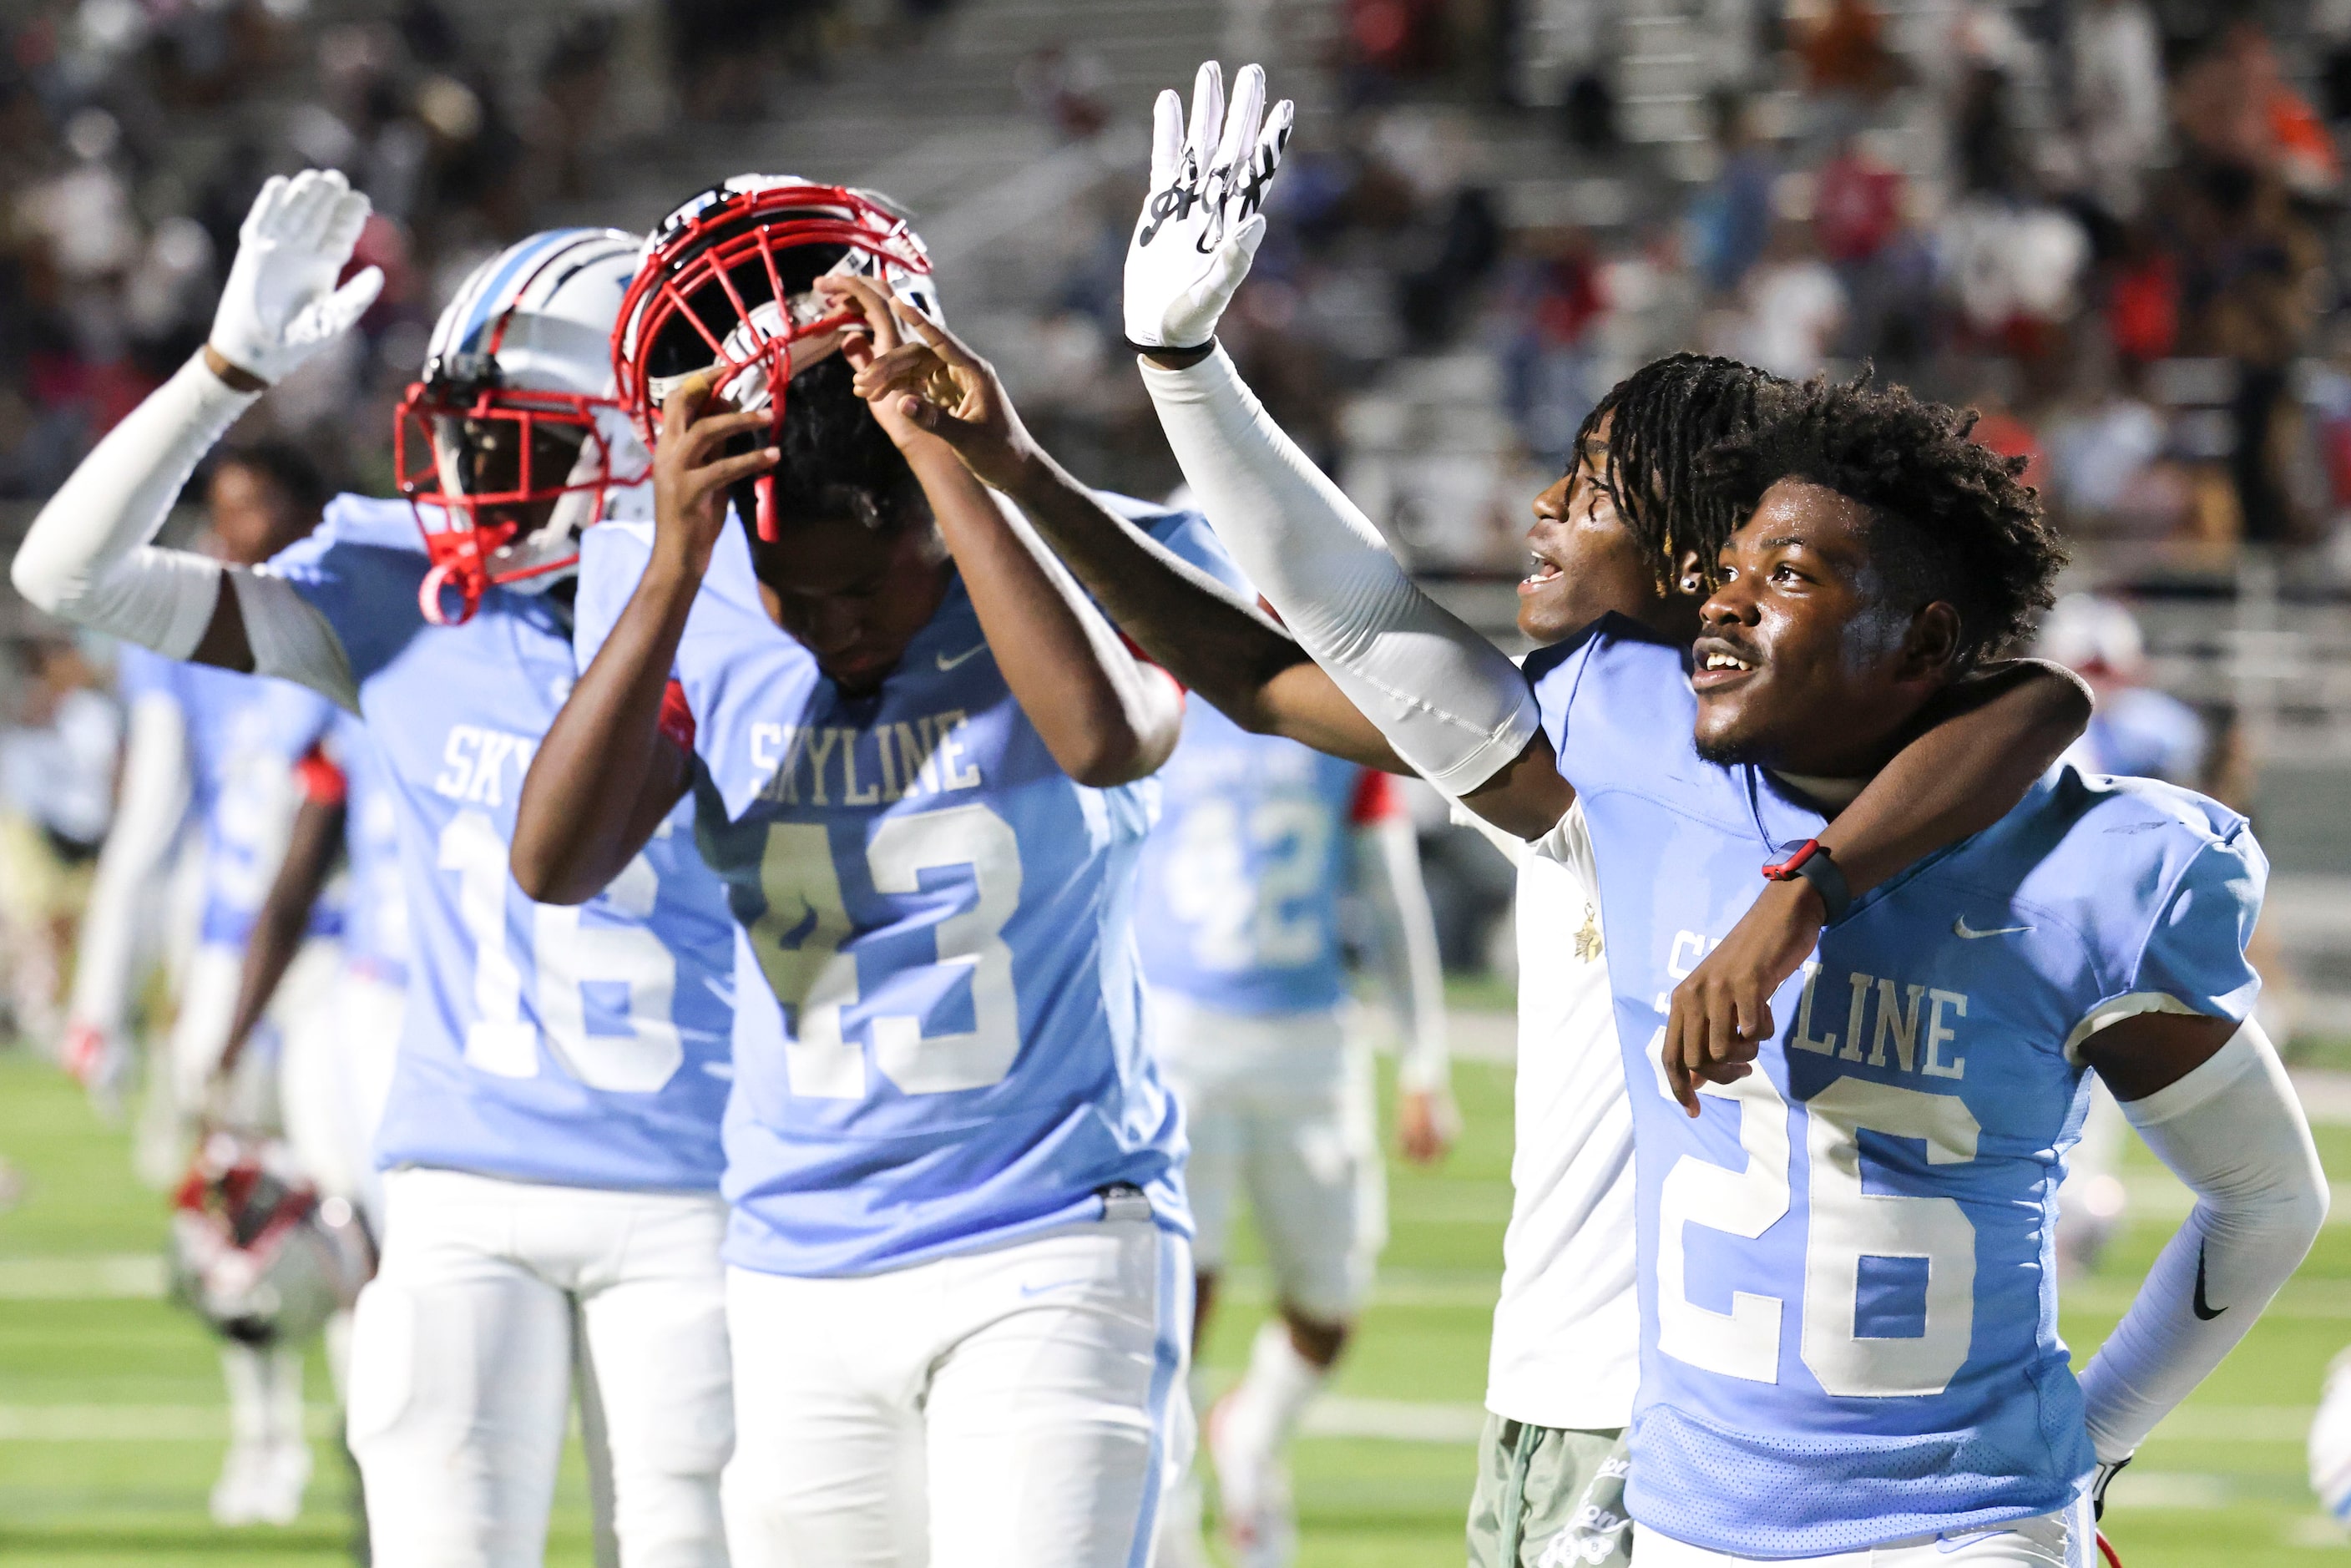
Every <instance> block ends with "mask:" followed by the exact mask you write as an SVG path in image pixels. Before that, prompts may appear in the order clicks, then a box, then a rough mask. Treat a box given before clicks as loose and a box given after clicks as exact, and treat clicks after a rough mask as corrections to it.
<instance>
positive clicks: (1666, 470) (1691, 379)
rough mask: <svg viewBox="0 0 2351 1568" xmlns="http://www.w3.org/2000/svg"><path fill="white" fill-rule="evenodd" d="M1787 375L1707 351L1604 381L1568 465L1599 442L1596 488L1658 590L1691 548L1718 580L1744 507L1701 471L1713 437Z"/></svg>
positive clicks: (1732, 429) (1749, 413) (1737, 426)
mask: <svg viewBox="0 0 2351 1568" xmlns="http://www.w3.org/2000/svg"><path fill="white" fill-rule="evenodd" d="M1787 385H1788V383H1787V382H1783V381H1782V380H1780V378H1779V377H1777V376H1773V375H1768V374H1766V373H1765V372H1763V371H1759V370H1757V369H1756V368H1755V367H1754V366H1752V365H1742V364H1740V362H1739V361H1736V360H1725V359H1719V358H1717V357H1716V356H1714V355H1712V354H1668V355H1667V356H1666V357H1665V358H1664V359H1662V360H1652V361H1650V362H1649V363H1647V364H1646V365H1643V366H1642V367H1641V368H1640V369H1639V370H1637V371H1634V372H1633V373H1632V374H1631V375H1629V376H1626V377H1625V379H1624V380H1623V381H1621V382H1617V383H1616V384H1615V385H1614V386H1613V387H1611V388H1609V389H1608V392H1607V394H1606V395H1605V396H1604V397H1602V398H1601V400H1600V402H1598V403H1597V404H1596V405H1594V406H1593V410H1592V412H1591V413H1588V414H1585V415H1584V416H1583V425H1582V426H1581V427H1580V428H1579V429H1578V430H1577V431H1576V433H1575V445H1574V447H1573V450H1571V451H1570V452H1569V454H1568V463H1567V467H1568V472H1569V473H1571V474H1573V473H1574V472H1576V471H1577V470H1578V469H1580V468H1582V467H1583V463H1584V460H1585V458H1586V457H1587V456H1588V455H1591V453H1592V452H1593V449H1594V444H1595V443H1601V444H1603V445H1601V446H1600V448H1599V450H1600V451H1601V453H1602V454H1603V456H1602V461H1601V464H1600V472H1599V483H1600V487H1601V488H1602V489H1603V490H1604V491H1605V492H1607V495H1608V498H1609V499H1610V500H1611V501H1612V502H1614V504H1615V507H1616V515H1617V517H1620V518H1622V519H1623V521H1624V524H1625V528H1627V529H1629V530H1630V531H1631V533H1632V535H1633V538H1635V541H1637V542H1638V543H1639V544H1640V545H1641V547H1642V548H1643V549H1646V550H1647V551H1648V552H1649V555H1650V557H1651V559H1652V561H1653V563H1654V565H1655V568H1656V588H1657V596H1658V597H1659V598H1661V599H1662V598H1664V597H1665V596H1666V595H1667V593H1669V592H1671V591H1672V588H1673V577H1674V571H1675V570H1676V567H1677V558H1678V557H1679V556H1680V555H1681V554H1682V552H1684V551H1686V550H1695V551H1697V552H1698V575H1699V576H1700V577H1701V578H1703V579H1704V580H1705V583H1706V586H1707V587H1708V589H1713V588H1716V587H1719V586H1720V583H1721V571H1722V569H1721V566H1720V564H1719V557H1720V556H1721V554H1722V547H1723V546H1724V545H1725V544H1727V543H1729V539H1730V536H1731V533H1732V532H1733V531H1734V530H1735V529H1736V528H1738V527H1739V525H1740V523H1741V522H1742V521H1744V520H1745V518H1746V516H1747V512H1748V510H1749V509H1750V508H1749V507H1741V506H1740V505H1739V504H1738V497H1735V496H1733V495H1732V494H1731V493H1730V492H1729V491H1728V490H1726V489H1725V487H1724V486H1722V484H1721V483H1720V482H1719V480H1717V479H1715V478H1714V477H1713V476H1711V474H1710V473H1708V470H1707V468H1706V465H1705V463H1704V458H1705V456H1706V454H1707V452H1708V449H1709V448H1711V447H1713V446H1714V445H1715V444H1717V443H1719V442H1721V441H1725V440H1728V439H1729V438H1730V437H1732V436H1735V435H1738V434H1742V433H1744V432H1746V431H1748V430H1749V429H1750V428H1752V427H1753V425H1754V424H1755V423H1756V420H1757V419H1758V417H1759V413H1758V410H1759V407H1760V406H1761V402H1763V400H1765V399H1766V398H1767V397H1769V396H1771V394H1772V393H1774V392H1777V391H1779V390H1781V389H1784V388H1785V387H1786V386H1787Z"/></svg>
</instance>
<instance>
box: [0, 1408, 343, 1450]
mask: <svg viewBox="0 0 2351 1568" xmlns="http://www.w3.org/2000/svg"><path fill="white" fill-rule="evenodd" d="M339 1418H340V1417H339V1416H338V1415H337V1412H336V1410H335V1408H334V1406H331V1405H312V1406H307V1407H306V1408H305V1409H304V1410H303V1412H302V1427H303V1429H304V1430H305V1431H306V1432H308V1434H309V1435H310V1436H311V1437H333V1436H334V1434H335V1429H336V1422H337V1421H338V1419H339ZM227 1440H228V1410H227V1408H226V1407H225V1406H218V1405H0V1442H5V1443H223V1442H226V1441H227Z"/></svg>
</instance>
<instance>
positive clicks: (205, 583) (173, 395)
mask: <svg viewBox="0 0 2351 1568" xmlns="http://www.w3.org/2000/svg"><path fill="white" fill-rule="evenodd" d="M260 395H261V394H260V393H258V392H237V391H235V390H234V389H232V388H230V387H229V386H227V385H226V384H225V383H224V382H222V381H221V379H220V378H219V377H218V376H216V375H214V374H213V372H212V371H211V370H210V369H209V368H207V367H206V366H205V364H204V356H203V355H201V354H199V355H197V356H196V357H195V358H193V359H192V360H190V361H188V362H187V363H186V364H184V365H183V366H181V367H180V369H179V371H178V373H177V374H175V375H174V376H172V379H171V380H170V381H168V382H164V383H163V384H162V386H160V387H158V388H156V389H155V391H154V392H152V393H151V394H149V396H148V398H147V400H146V401H145V402H141V404H140V405H139V406H138V407H137V408H135V409H133V410H131V413H130V415H129V417H127V418H126V419H124V420H123V421H122V423H120V424H118V425H116V426H115V427H114V428H113V429H112V430H110V431H109V432H107V434H106V438H105V439H104V440H103V441H100V442H99V444H98V446H97V448H96V450H94V451H92V452H91V453H90V455H89V456H88V457H85V458H84V459H82V463H81V466H80V467H78V468H76V469H75V470H74V471H73V474H72V475H71V476H69V477H68V479H67V480H66V482H65V484H64V485H63V486H60V487H59V488H58V490H57V494H56V495H55V496H52V497H49V504H48V505H47V506H46V507H42V508H41V515H40V516H39V517H36V518H34V519H33V527H32V528H31V530H30V531H29V532H27V533H26V536H25V542H24V545H23V546H22V547H21V548H20V549H18V550H17V551H16V561H15V562H14V564H12V565H11V566H10V568H9V573H8V574H9V577H10V579H11V580H13V581H15V583H16V591H17V592H19V593H21V594H23V595H24V596H25V597H26V599H27V600H29V601H31V602H32V603H34V604H36V605H37V606H39V607H40V608H41V609H43V610H46V611H47V612H49V613H50V614H52V615H56V616H59V617H61V618H63V619H65V620H68V621H71V622H75V623H76V624H78V625H82V626H89V627H91V628H94V629H95V630H97V631H100V632H109V633H110V634H112V635H114V636H117V637H120V638H122V639H124V640H125V641H127V642H132V643H139V644H140V645H141V646H142V647H147V648H152V649H154V650H155V652H157V653H162V654H163V655H164V656H165V657H167V658H172V659H184V658H186V657H187V656H188V655H189V654H191V653H194V652H195V649H196V644H197V643H200V642H202V641H203V640H204V630H205V628H207V627H208V626H210V625H211V624H212V620H213V614H214V612H215V611H216V610H217V609H218V608H219V605H220V585H221V582H222V580H223V574H224V573H225V574H226V577H227V580H228V581H229V582H231V583H232V584H233V585H234V587H235V592H236V600H237V609H238V610H239V612H242V615H243V619H244V622H245V633H246V643H247V644H248V645H249V646H250V647H251V648H252V650H253V658H254V670H255V673H256V674H264V675H283V676H284V677H286V678H287V680H292V681H299V682H301V683H302V684H303V685H308V686H310V687H313V688H315V689H316V690H318V691H320V692H323V693H325V694H326V695H328V696H329V697H332V698H334V699H335V700H336V701H337V702H340V703H341V704H342V705H343V706H346V707H356V706H358V694H357V692H356V690H355V688H354V687H353V685H352V682H351V674H350V661H349V660H348V659H346V658H345V657H344V654H343V648H342V644H341V643H340V642H339V641H337V640H336V637H335V634H334V632H333V630H332V628H330V627H329V625H328V624H327V621H326V617H324V616H322V615H320V614H319V612H318V611H317V610H316V609H314V608H312V606H311V605H310V604H309V602H308V601H306V600H305V599H303V597H302V596H301V595H300V594H299V593H297V592H296V591H294V587H293V585H292V584H291V583H288V582H285V581H283V580H279V579H277V578H274V577H270V576H268V575H267V574H266V573H261V574H256V573H254V572H250V571H246V570H244V569H243V568H235V567H224V566H223V565H222V564H221V563H220V562H219V561H216V560H214V559H211V558H210V557H209V556H202V555H198V554H196V553H195V552H193V550H177V549H156V548H155V547H154V546H152V545H151V544H149V543H148V542H147V541H148V540H150V539H152V538H154V537H155V530H156V529H158V528H162V526H163V519H164V517H166V516H167V515H168V514H169V513H170V511H171V509H172V501H174V500H175V499H177V498H178V497H179V494H180V492H181V490H182V489H183V488H184V487H185V486H186V485H187V483H188V476H190V475H191V474H193V473H194V472H195V469H196V465H197V464H198V463H201V462H202V461H204V454H205V453H207V452H209V451H211V450H212V448H213V445H214V443H216V442H218V441H219V440H220V438H221V437H222V436H223V435H225V434H227V432H228V427H229V426H230V425H232V424H234V423H236V420H237V417H238V416H239V415H240V414H242V413H245V411H246V409H248V408H251V407H252V406H253V403H254V401H255V399H256V398H257V397H259V396H260Z"/></svg>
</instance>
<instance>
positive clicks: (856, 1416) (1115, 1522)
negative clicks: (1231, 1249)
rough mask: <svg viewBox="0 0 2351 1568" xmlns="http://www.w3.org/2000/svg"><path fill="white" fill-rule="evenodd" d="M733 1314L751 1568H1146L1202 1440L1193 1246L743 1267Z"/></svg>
mask: <svg viewBox="0 0 2351 1568" xmlns="http://www.w3.org/2000/svg"><path fill="white" fill-rule="evenodd" d="M1118 1201H1121V1200H1117V1199H1113V1202H1118ZM1126 1201H1132V1202H1134V1204H1135V1205H1136V1207H1140V1200H1139V1199H1134V1200H1126ZM726 1315H727V1321H728V1322H729V1323H730V1324H731V1325H732V1328H733V1331H734V1343H735V1409H736V1415H737V1437H736V1443H735V1458H734V1459H733V1460H732V1462H730V1463H729V1464H728V1465H727V1467H726V1541H727V1545H728V1547H729V1548H730V1549H731V1550H732V1552H733V1554H734V1563H735V1568H923V1565H925V1564H928V1565H929V1568H1145V1565H1146V1564H1147V1563H1149V1562H1150V1554H1151V1546H1152V1540H1153V1534H1154V1528H1155V1519H1156V1514H1157V1511H1158V1507H1159V1500H1160V1497H1161V1494H1162V1492H1163V1490H1164V1489H1165V1488H1166V1487H1167V1486H1169V1485H1170V1484H1172V1483H1173V1481H1174V1480H1175V1478H1176V1477H1177V1476H1178V1475H1180V1474H1181V1472H1182V1470H1183V1469H1184V1466H1185V1464H1186V1462H1187V1461H1188V1459H1189V1458H1190V1454H1191V1447H1192V1425H1191V1406H1190V1402H1189V1400H1188V1399H1187V1398H1186V1394H1185V1387H1184V1368H1185V1361H1186V1354H1187V1351H1186V1347H1187V1346H1188V1345H1189V1343H1190V1342H1191V1316H1192V1260H1191V1249H1190V1248H1189V1246H1188V1245H1187V1244H1186V1241H1185V1240H1184V1239H1183V1238H1182V1237H1180V1236H1175V1235H1172V1234H1170V1233H1168V1232H1166V1231H1164V1230H1162V1229H1160V1228H1158V1226H1156V1225H1155V1223H1153V1222H1152V1221H1151V1220H1150V1219H1148V1218H1115V1219H1106V1220H1102V1221H1100V1222H1097V1223H1091V1224H1082V1225H1075V1226H1071V1227H1068V1228H1064V1229H1059V1230H1054V1231H1050V1232H1049V1233H1047V1234H1045V1235H1043V1236H1039V1237H1034V1238H1031V1239H1026V1240H1021V1241H1017V1242H1012V1243H1010V1244H1008V1245H1006V1246H1003V1247H998V1248H992V1249H987V1250H986V1251H981V1252H972V1253H965V1254H960V1255H958V1256H956V1257H951V1258H942V1259H937V1260H933V1261H931V1262H927V1263H918V1264H914V1265H912V1266H910V1267H907V1268H904V1269H894V1270H890V1271H888V1272H886V1273H881V1274H868V1275H863V1276H861V1277H857V1278H853V1279H793V1278H788V1277H785V1276H782V1275H776V1274H760V1273H754V1272H752V1271H750V1270H744V1269H729V1270H727V1275H726Z"/></svg>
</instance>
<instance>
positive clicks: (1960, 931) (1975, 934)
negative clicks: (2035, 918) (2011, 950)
mask: <svg viewBox="0 0 2351 1568" xmlns="http://www.w3.org/2000/svg"><path fill="white" fill-rule="evenodd" d="M2030 930H2032V926H2030V925H2000V926H1995V927H1993V928H1992V929H1991V930H1990V931H1975V930H1970V928H1969V925H1968V917H1967V916H1966V915H1960V916H1959V918H1958V919H1956V920H1954V921H1952V922H1951V935H1952V936H1958V937H1961V938H1964V939H1965V940H1967V941H1970V942H1973V941H1976V940H1977V939H1979V938H1980V937H1985V936H2015V935H2016V934H2017V933H2018V932H2020V931H2030Z"/></svg>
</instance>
